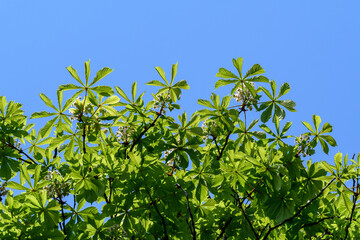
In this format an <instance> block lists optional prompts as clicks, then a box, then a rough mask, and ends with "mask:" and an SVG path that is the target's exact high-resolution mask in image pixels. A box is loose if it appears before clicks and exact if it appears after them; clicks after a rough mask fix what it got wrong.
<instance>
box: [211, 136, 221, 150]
mask: <svg viewBox="0 0 360 240" xmlns="http://www.w3.org/2000/svg"><path fill="white" fill-rule="evenodd" d="M213 141H214V142H215V146H216V148H217V150H218V153H219V154H221V152H220V148H219V145H218V144H217V141H216V137H213Z"/></svg>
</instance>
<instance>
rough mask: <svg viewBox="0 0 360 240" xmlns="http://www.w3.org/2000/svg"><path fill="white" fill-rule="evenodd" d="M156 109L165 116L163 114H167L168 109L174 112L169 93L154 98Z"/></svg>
mask: <svg viewBox="0 0 360 240" xmlns="http://www.w3.org/2000/svg"><path fill="white" fill-rule="evenodd" d="M154 101H155V103H154V106H153V107H154V109H161V113H160V114H163V113H166V108H168V109H170V111H171V110H172V107H171V105H170V104H171V98H170V95H169V94H168V93H163V94H159V95H156V96H155V97H154Z"/></svg>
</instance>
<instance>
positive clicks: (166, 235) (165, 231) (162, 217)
mask: <svg viewBox="0 0 360 240" xmlns="http://www.w3.org/2000/svg"><path fill="white" fill-rule="evenodd" d="M147 194H148V196H149V198H150V200H151V204H152V205H153V206H154V207H155V210H156V212H157V214H158V215H159V217H160V218H161V222H162V225H163V228H164V235H165V240H168V239H169V236H168V234H167V230H166V223H165V218H164V216H163V215H161V213H160V211H159V209H158V207H157V205H156V202H155V201H154V200H153V198H152V197H151V195H150V193H149V192H147Z"/></svg>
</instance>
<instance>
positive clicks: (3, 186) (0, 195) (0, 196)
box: [0, 182, 9, 201]
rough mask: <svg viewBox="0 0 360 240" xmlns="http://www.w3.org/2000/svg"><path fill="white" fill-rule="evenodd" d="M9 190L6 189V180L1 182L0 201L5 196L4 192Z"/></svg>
mask: <svg viewBox="0 0 360 240" xmlns="http://www.w3.org/2000/svg"><path fill="white" fill-rule="evenodd" d="M8 192H9V190H7V189H6V182H3V183H2V184H1V186H0V201H1V200H2V198H3V197H5V196H6V194H7V193H8Z"/></svg>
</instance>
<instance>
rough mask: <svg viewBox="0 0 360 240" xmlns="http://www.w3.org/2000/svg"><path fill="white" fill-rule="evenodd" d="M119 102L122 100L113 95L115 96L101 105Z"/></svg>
mask: <svg viewBox="0 0 360 240" xmlns="http://www.w3.org/2000/svg"><path fill="white" fill-rule="evenodd" d="M119 101H120V98H119V97H118V96H115V95H113V96H111V97H109V98H107V99H106V100H105V101H104V102H102V103H101V104H115V103H118V102H119Z"/></svg>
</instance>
